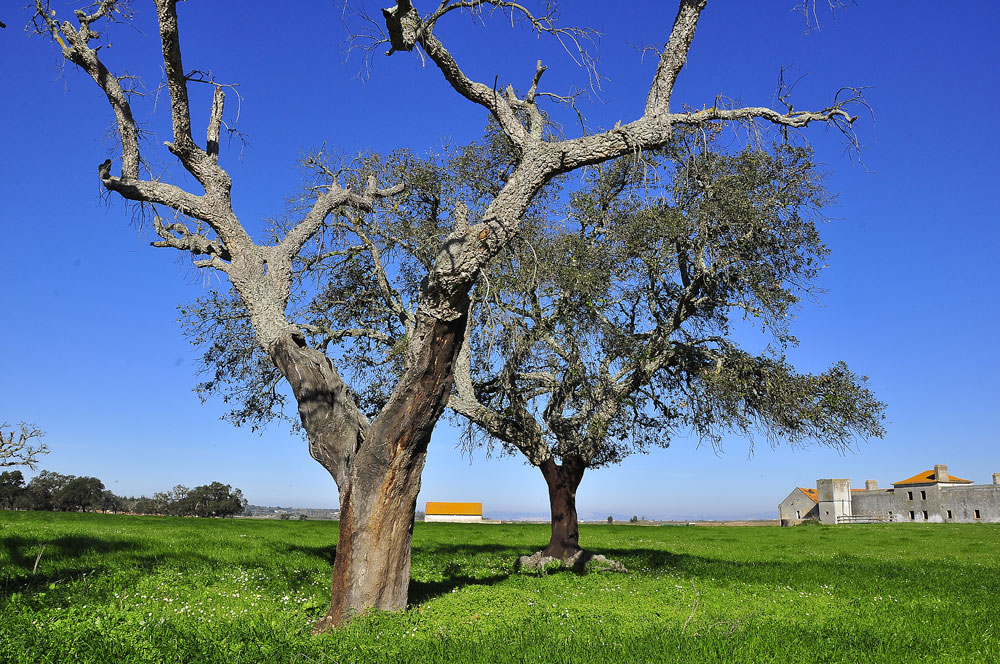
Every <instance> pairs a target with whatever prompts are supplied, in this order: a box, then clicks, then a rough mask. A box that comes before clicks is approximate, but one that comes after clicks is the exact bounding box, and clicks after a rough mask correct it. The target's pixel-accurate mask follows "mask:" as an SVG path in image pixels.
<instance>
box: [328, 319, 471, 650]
mask: <svg viewBox="0 0 1000 664" xmlns="http://www.w3.org/2000/svg"><path fill="white" fill-rule="evenodd" d="M466 315H467V311H466V312H465V313H463V315H462V316H460V317H459V318H456V319H454V320H439V319H432V318H430V317H424V318H423V320H422V321H419V322H418V325H417V336H418V339H416V340H415V341H414V343H415V346H414V348H416V351H415V353H416V354H415V357H414V359H415V361H414V363H413V364H412V365H411V367H410V368H409V369H408V370H407V372H406V373H405V374H404V376H403V379H402V380H401V381H400V383H399V385H397V388H396V390H395V391H394V392H393V395H392V397H391V398H390V400H389V402H388V403H387V404H386V406H385V408H383V409H382V412H381V413H380V414H379V416H378V418H376V420H375V423H374V424H373V425H372V427H371V429H370V430H369V431H367V434H366V435H365V437H364V438H365V439H364V441H363V444H361V445H360V446H359V447H358V448H357V451H356V452H355V454H354V456H353V458H352V460H351V464H350V472H349V475H348V477H347V481H346V482H345V483H344V484H341V486H340V536H339V539H338V541H337V555H336V559H335V560H334V565H333V579H332V582H331V601H330V608H329V610H328V611H327V613H326V615H325V616H324V617H323V618H322V619H321V620H320V621H319V622H317V623H316V625H315V628H314V631H316V632H321V631H325V630H327V629H330V628H332V627H337V626H339V625H342V624H344V623H346V622H348V621H350V620H351V619H352V618H353V617H354V616H355V615H357V614H359V613H363V612H364V611H366V610H369V609H378V610H382V611H397V610H403V609H405V608H406V603H407V593H408V590H409V583H410V543H411V540H412V536H413V519H414V514H415V511H416V503H417V494H418V493H419V492H420V476H421V473H422V472H423V468H424V461H425V459H426V457H427V445H428V443H429V442H430V439H431V432H432V431H433V430H434V425H435V423H436V422H437V420H438V418H439V417H440V416H441V413H442V411H443V410H444V406H445V402H446V399H447V396H448V394H449V393H450V391H451V382H452V374H453V372H452V363H453V361H454V358H455V356H456V355H457V353H458V350H459V348H460V347H461V345H462V341H463V338H464V336H465V329H466V318H465V316H466ZM420 337H422V338H420Z"/></svg>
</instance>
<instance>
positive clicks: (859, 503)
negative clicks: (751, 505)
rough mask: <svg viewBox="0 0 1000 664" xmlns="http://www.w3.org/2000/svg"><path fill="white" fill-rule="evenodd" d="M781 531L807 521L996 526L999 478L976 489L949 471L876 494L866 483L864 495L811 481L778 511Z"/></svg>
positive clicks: (928, 473)
mask: <svg viewBox="0 0 1000 664" xmlns="http://www.w3.org/2000/svg"><path fill="white" fill-rule="evenodd" d="M778 518H779V519H780V521H781V525H783V526H791V525H796V524H798V523H801V522H802V521H805V520H808V519H815V520H818V521H820V522H821V523H827V524H831V525H835V524H838V523H873V522H879V521H887V522H896V523H898V522H931V523H980V522H983V523H1000V473H994V474H993V483H992V484H975V483H973V482H972V481H971V480H965V479H962V478H961V477H955V476H954V475H951V474H950V473H949V472H948V466H945V465H936V466H934V468H933V469H931V470H925V471H923V472H922V473H917V474H916V475H914V476H913V477H910V478H907V479H905V480H900V481H899V482H894V483H893V485H892V488H891V489H880V488H879V487H878V484H877V483H876V482H875V480H867V481H866V482H865V488H864V489H852V488H851V481H850V480H846V479H821V480H816V488H815V489H806V488H803V487H798V488H796V489H794V490H793V491H792V492H791V493H790V494H788V497H786V498H785V499H784V500H783V501H781V504H780V505H778Z"/></svg>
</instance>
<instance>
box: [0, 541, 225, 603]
mask: <svg viewBox="0 0 1000 664" xmlns="http://www.w3.org/2000/svg"><path fill="white" fill-rule="evenodd" d="M95 554H96V556H97V560H95V559H94V557H93V556H95ZM2 558H6V559H8V560H9V563H8V562H7V561H4V562H5V564H4V565H2V567H0V594H2V595H9V594H10V593H13V592H22V591H28V590H34V589H39V588H43V587H45V586H48V585H49V584H52V583H59V582H62V581H67V580H70V579H77V578H80V577H82V576H84V575H87V574H91V575H100V574H102V573H105V572H107V571H109V570H111V571H119V570H121V569H125V568H127V569H129V570H133V571H137V572H140V573H141V572H146V571H149V570H152V569H154V568H156V567H159V566H162V565H164V564H171V565H176V566H186V565H193V564H196V563H202V564H203V563H205V562H206V561H209V560H210V559H209V558H208V557H207V556H204V555H201V554H197V553H193V552H191V551H183V552H175V551H163V550H156V549H153V548H151V547H148V546H145V545H143V544H141V543H139V542H137V541H135V540H133V539H125V538H109V537H91V536H89V535H63V536H61V537H52V538H28V537H22V536H19V535H10V536H7V537H0V559H2Z"/></svg>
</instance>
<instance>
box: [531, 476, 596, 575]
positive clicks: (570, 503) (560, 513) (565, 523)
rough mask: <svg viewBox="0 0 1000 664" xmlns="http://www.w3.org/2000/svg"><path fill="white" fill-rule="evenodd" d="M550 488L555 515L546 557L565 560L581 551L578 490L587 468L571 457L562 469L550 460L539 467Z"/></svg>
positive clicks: (546, 548) (550, 498)
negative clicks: (577, 513) (577, 503)
mask: <svg viewBox="0 0 1000 664" xmlns="http://www.w3.org/2000/svg"><path fill="white" fill-rule="evenodd" d="M539 468H540V470H541V471H542V475H543V476H544V477H545V483H546V484H547V485H548V487H549V508H550V510H551V513H552V536H551V537H550V538H549V545H548V546H547V547H545V550H544V551H543V552H542V553H543V555H546V556H552V557H553V558H560V559H562V560H566V559H567V558H569V557H571V556H573V555H574V554H576V553H578V552H579V551H580V524H579V522H578V521H577V515H576V489H577V487H578V486H580V480H582V479H583V472H584V471H585V470H586V465H585V464H584V463H583V462H582V461H581V460H580V459H579V458H577V457H573V456H568V457H565V458H564V459H563V463H562V465H561V466H560V465H558V464H557V463H556V462H555V460H553V459H548V460H546V461H544V462H543V463H542V465H541V466H539Z"/></svg>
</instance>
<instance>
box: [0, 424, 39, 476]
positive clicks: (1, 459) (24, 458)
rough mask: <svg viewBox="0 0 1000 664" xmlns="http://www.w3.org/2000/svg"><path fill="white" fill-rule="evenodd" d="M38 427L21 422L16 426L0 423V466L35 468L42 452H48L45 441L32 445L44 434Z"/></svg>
mask: <svg viewBox="0 0 1000 664" xmlns="http://www.w3.org/2000/svg"><path fill="white" fill-rule="evenodd" d="M44 435H45V433H44V432H42V431H41V430H40V429H38V427H36V426H34V425H32V424H28V423H27V422H21V423H20V424H19V425H18V426H17V427H16V428H15V427H11V426H9V425H8V424H7V423H6V422H4V423H3V424H0V468H6V467H9V466H27V467H28V468H31V469H34V468H35V465H36V464H37V463H38V456H39V455H40V454H48V453H49V448H48V447H47V446H46V445H45V443H40V444H38V445H32V441H38V440H40V439H41V438H42V436H44Z"/></svg>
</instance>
